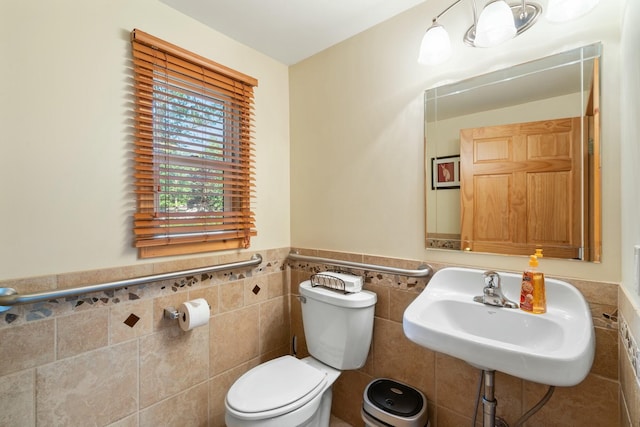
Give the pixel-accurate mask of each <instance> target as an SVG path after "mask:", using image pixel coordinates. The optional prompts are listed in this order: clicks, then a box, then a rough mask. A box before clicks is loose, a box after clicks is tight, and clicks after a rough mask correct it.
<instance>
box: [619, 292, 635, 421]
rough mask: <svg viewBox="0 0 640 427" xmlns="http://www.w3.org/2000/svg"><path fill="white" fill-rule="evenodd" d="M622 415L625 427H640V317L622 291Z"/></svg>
mask: <svg viewBox="0 0 640 427" xmlns="http://www.w3.org/2000/svg"><path fill="white" fill-rule="evenodd" d="M618 300H619V320H620V344H619V345H620V389H621V396H620V413H621V414H622V415H621V419H622V422H621V424H620V425H621V426H622V427H631V426H640V339H639V338H638V337H640V313H638V312H637V311H635V310H634V308H633V305H632V304H631V302H630V301H629V299H628V298H627V295H626V294H625V293H624V292H623V291H622V289H620V292H619V296H618Z"/></svg>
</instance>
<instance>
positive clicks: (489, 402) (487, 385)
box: [471, 370, 555, 427]
mask: <svg viewBox="0 0 640 427" xmlns="http://www.w3.org/2000/svg"><path fill="white" fill-rule="evenodd" d="M483 384H484V394H483V396H482V413H483V419H482V425H483V427H509V425H508V424H507V422H506V421H505V420H503V419H502V418H500V417H498V416H496V406H497V405H498V401H497V400H496V399H495V371H491V370H483V371H482V372H481V374H480V380H479V381H478V393H477V398H476V404H475V408H474V410H473V419H472V420H471V422H472V424H471V426H472V427H475V425H476V415H477V413H478V405H479V403H480V393H481V390H482V385H483ZM554 390H555V387H554V386H549V388H548V389H547V392H546V393H545V395H544V396H543V397H542V399H540V401H539V402H538V403H536V404H535V406H533V407H532V408H531V409H529V410H528V411H527V412H526V413H525V414H524V415H523V416H522V417H520V419H519V420H518V421H516V423H515V425H514V427H521V426H522V425H523V424H524V423H525V422H526V421H527V420H528V419H529V418H531V416H533V414H535V413H536V412H538V411H539V410H540V409H541V408H542V407H543V406H544V405H545V404H546V403H547V402H548V401H549V399H551V396H552V395H553V392H554Z"/></svg>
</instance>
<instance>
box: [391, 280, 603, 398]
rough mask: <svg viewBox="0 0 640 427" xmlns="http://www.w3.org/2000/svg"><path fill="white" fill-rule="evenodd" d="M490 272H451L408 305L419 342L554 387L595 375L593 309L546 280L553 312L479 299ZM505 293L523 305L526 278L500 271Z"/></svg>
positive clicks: (568, 288) (565, 286) (408, 327)
mask: <svg viewBox="0 0 640 427" xmlns="http://www.w3.org/2000/svg"><path fill="white" fill-rule="evenodd" d="M483 273H484V270H477V269H470V268H445V269H442V270H439V271H438V272H436V273H435V274H434V275H433V277H432V278H431V280H430V282H429V285H428V286H427V288H426V289H425V290H424V291H423V292H422V293H421V294H420V295H419V296H418V297H417V298H416V299H415V300H414V301H413V302H412V303H411V304H410V305H409V307H407V309H406V310H405V312H404V317H403V322H402V324H403V329H404V333H405V335H406V336H407V338H409V339H410V340H411V341H413V342H415V343H416V344H419V345H421V346H423V347H426V348H428V349H430V350H433V351H437V352H440V353H444V354H448V355H450V356H453V357H457V358H459V359H462V360H464V361H466V362H467V363H469V364H471V365H473V366H476V367H478V368H480V369H484V370H496V371H501V372H504V373H507V374H509V375H513V376H515V377H519V378H523V379H525V380H529V381H534V382H537V383H541V384H548V385H554V386H573V385H576V384H578V383H580V382H581V381H582V380H583V379H584V378H585V377H586V376H587V374H588V373H589V370H590V369H591V364H592V363H593V356H594V352H595V336H594V330H593V322H592V320H591V312H590V310H589V305H588V304H587V302H586V300H585V299H584V297H583V296H582V294H581V293H580V292H579V291H578V290H577V289H576V288H575V287H574V286H572V285H570V284H569V283H566V282H563V281H560V280H555V279H549V278H545V287H546V293H547V312H546V313H544V314H532V313H527V312H525V311H522V310H520V309H517V308H516V309H514V308H505V307H494V306H490V305H486V304H482V303H479V302H475V301H474V300H473V297H475V296H478V295H481V294H482V288H483V287H484V279H483ZM500 278H501V279H502V280H501V283H502V291H503V293H504V294H505V296H506V297H507V298H508V299H510V300H512V301H516V302H519V300H520V282H521V278H522V276H521V275H519V274H514V273H500Z"/></svg>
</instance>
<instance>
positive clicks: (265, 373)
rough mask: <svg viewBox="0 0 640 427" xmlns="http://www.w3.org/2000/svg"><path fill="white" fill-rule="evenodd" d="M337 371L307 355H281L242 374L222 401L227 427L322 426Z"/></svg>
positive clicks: (327, 410) (328, 412) (326, 421)
mask: <svg viewBox="0 0 640 427" xmlns="http://www.w3.org/2000/svg"><path fill="white" fill-rule="evenodd" d="M339 376H340V371H339V370H337V369H334V368H332V367H330V366H327V365H324V364H323V363H321V362H319V361H317V360H315V359H313V358H312V357H307V358H305V359H302V360H301V359H296V358H295V357H293V356H282V357H279V358H277V359H273V360H270V361H269V362H266V363H263V364H261V365H259V366H257V367H256V368H253V369H252V370H250V371H248V372H247V373H245V374H244V375H243V376H242V377H240V378H239V379H238V380H237V381H236V382H235V383H234V384H233V386H232V387H231V389H230V390H229V392H228V393H227V397H226V400H225V406H226V410H227V411H226V415H225V422H226V424H227V426H228V427H241V426H252V427H286V426H291V427H293V426H305V427H322V426H326V425H328V424H329V416H330V412H331V393H332V391H331V390H332V389H331V386H332V385H333V383H334V382H335V380H336V379H337V378H338V377H339Z"/></svg>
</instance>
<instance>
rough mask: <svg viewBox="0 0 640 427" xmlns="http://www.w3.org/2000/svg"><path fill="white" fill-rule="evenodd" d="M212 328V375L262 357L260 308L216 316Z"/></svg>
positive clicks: (210, 351)
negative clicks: (260, 347) (260, 346)
mask: <svg viewBox="0 0 640 427" xmlns="http://www.w3.org/2000/svg"><path fill="white" fill-rule="evenodd" d="M209 327H210V332H209V337H210V338H209V346H210V350H209V357H210V372H209V375H210V376H214V375H217V374H219V373H221V372H224V371H226V370H227V369H231V368H234V367H236V366H238V365H239V364H241V363H244V362H247V361H249V360H251V359H253V358H255V357H258V355H259V351H258V349H259V336H260V329H259V306H258V305H253V306H249V307H246V308H243V309H240V310H236V311H231V312H228V313H221V314H218V315H216V316H213V317H212V318H211V321H210V322H209ZM229 343H233V345H229Z"/></svg>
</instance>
